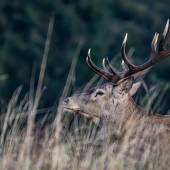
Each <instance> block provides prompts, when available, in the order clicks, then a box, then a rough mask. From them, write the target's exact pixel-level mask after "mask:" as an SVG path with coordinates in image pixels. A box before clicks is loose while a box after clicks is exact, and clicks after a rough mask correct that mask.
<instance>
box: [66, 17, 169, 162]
mask: <svg viewBox="0 0 170 170" xmlns="http://www.w3.org/2000/svg"><path fill="white" fill-rule="evenodd" d="M168 25H169V20H168V21H167V24H166V26H165V29H164V32H163V35H162V37H161V40H160V42H159V46H158V50H157V40H158V35H159V34H158V33H155V35H154V38H153V40H152V43H151V57H150V59H149V61H148V62H146V63H145V64H142V65H139V66H135V65H133V64H132V63H131V62H130V61H129V60H128V58H127V57H126V53H125V45H126V41H127V34H126V36H125V39H124V41H123V44H122V47H121V54H122V58H123V61H122V69H123V71H122V72H116V71H115V70H114V69H113V68H112V66H111V65H110V64H109V61H108V58H107V65H108V66H109V68H110V70H111V72H112V73H110V72H109V71H108V70H107V69H106V67H105V59H103V69H101V68H98V67H97V66H95V65H94V64H93V62H92V61H91V58H90V50H89V51H88V56H87V60H86V61H87V65H88V66H89V68H90V69H91V70H92V71H93V72H95V73H97V74H99V75H100V76H102V77H103V78H105V79H106V80H107V81H108V83H106V84H104V85H102V86H100V87H96V88H93V89H90V90H88V91H87V92H86V93H81V94H78V95H75V96H72V97H68V98H66V99H64V100H63V108H64V110H66V111H69V112H72V113H80V114H82V115H84V116H86V117H88V118H90V119H92V120H93V119H95V118H96V117H97V118H99V119H100V123H99V125H100V126H101V127H102V130H103V131H104V133H103V134H106V137H107V139H108V140H107V141H108V142H109V143H110V142H114V141H113V140H112V139H113V138H112V135H113V134H114V136H115V134H116V136H118V135H119V136H123V134H126V137H127V135H129V138H128V142H129V147H128V148H131V147H132V145H133V149H134V150H135V152H136V153H137V152H141V150H142V151H143V152H145V151H146V147H147V146H148V145H149V146H150V145H151V146H152V147H151V148H152V149H151V152H150V154H149V156H150V157H152V156H153V155H156V153H157V150H159V153H170V152H169V151H168V149H170V145H169V144H170V129H169V124H170V116H163V115H158V114H148V112H147V111H146V110H145V109H143V108H141V107H140V106H138V105H137V104H136V103H135V102H134V100H133V99H132V97H131V96H133V95H134V94H135V93H136V91H137V90H138V88H139V87H140V85H141V82H138V83H135V84H133V81H134V79H136V78H137V77H139V76H141V75H143V74H144V73H146V71H148V70H149V69H150V68H151V67H152V66H153V65H154V64H155V63H156V62H158V61H159V60H160V59H163V58H165V57H168V56H169V55H170V33H169V34H168V35H167V32H168ZM166 35H167V38H166ZM165 38H166V40H165ZM124 63H125V64H126V65H127V67H128V69H126V68H125V66H124ZM102 130H101V131H102ZM129 131H131V132H129ZM139 132H140V133H139ZM137 136H138V139H137V142H136V143H135V144H134V143H133V139H136V137H137ZM126 137H125V135H124V137H123V139H124V140H123V142H125V139H126ZM129 139H130V140H129ZM114 140H115V137H114ZM121 141H122V140H121ZM122 146H123V145H122ZM158 146H159V147H158ZM154 148H157V149H154ZM158 148H159V149H158ZM155 150H156V151H155ZM155 152H156V153H155ZM160 155H161V154H160ZM164 155H165V154H162V155H161V157H162V159H160V160H165V159H164ZM148 160H149V159H148Z"/></svg>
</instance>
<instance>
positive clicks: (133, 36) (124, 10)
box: [0, 0, 170, 113]
mask: <svg viewBox="0 0 170 170" xmlns="http://www.w3.org/2000/svg"><path fill="white" fill-rule="evenodd" d="M52 12H54V13H55V23H54V30H53V35H52V39H51V46H50V51H49V57H48V61H47V69H46V73H45V79H44V85H46V86H47V90H46V91H45V92H44V94H43V97H42V99H41V106H42V107H47V106H52V105H53V103H54V101H55V99H56V98H58V97H59V96H60V95H61V93H62V90H63V87H64V85H65V82H66V78H67V75H68V72H69V68H70V65H71V62H72V59H73V55H74V53H75V51H76V48H77V46H78V44H79V42H81V41H83V42H84V43H83V46H82V49H81V51H80V54H79V57H78V63H77V66H76V75H75V76H76V85H75V87H74V88H75V89H77V88H78V87H80V86H81V85H83V84H85V83H87V82H88V81H89V80H90V79H91V78H92V76H94V73H92V72H91V70H90V69H89V68H88V67H87V66H86V62H85V59H86V56H87V51H88V49H89V48H91V49H92V51H91V56H92V59H93V61H94V63H95V64H96V65H98V66H100V67H101V63H102V59H103V58H104V57H108V58H109V59H110V60H111V59H112V58H113V57H114V56H115V55H116V54H118V53H120V47H121V44H122V42H123V39H124V36H125V34H126V33H128V41H127V45H126V51H127V52H128V51H129V49H130V48H131V47H133V48H134V49H135V52H134V53H133V56H132V60H131V61H133V63H134V64H136V65H138V64H142V63H144V62H146V61H147V60H148V59H149V57H150V44H151V41H152V39H153V36H154V33H155V32H159V33H160V34H162V32H163V30H164V27H165V24H166V21H167V19H169V18H170V2H169V1H160V0H149V1H137V0H72V1H71V0H62V1H59V0H25V1H24V0H13V1H12V0H0V75H4V74H7V75H8V78H7V79H5V80H3V81H0V97H1V99H3V100H4V101H5V102H8V101H9V99H10V98H11V96H12V94H13V92H14V90H15V89H16V88H17V87H18V86H19V85H21V84H23V85H24V88H23V94H24V93H26V92H27V91H29V86H30V78H31V71H32V67H33V63H35V64H36V66H37V75H38V74H39V70H40V65H41V60H42V56H43V50H44V45H45V39H46V34H47V29H48V24H49V20H50V16H51V13H52ZM159 38H160V37H159ZM120 62H121V59H120V58H119V60H117V62H116V63H115V64H114V66H116V67H117V68H119V67H120ZM37 78H38V76H37ZM144 80H145V81H146V84H147V85H148V87H151V86H153V85H157V86H158V87H161V88H163V87H164V85H165V84H166V83H169V82H170V57H169V58H166V59H163V60H162V61H160V62H158V63H157V64H155V65H154V66H153V68H152V69H151V71H150V72H149V74H147V75H146V77H145V78H144ZM169 95H170V91H168V92H167V93H166V95H165V97H164V98H163V100H162V102H161V105H162V104H163V103H165V102H166V103H167V104H166V105H165V107H164V109H163V110H162V113H165V112H166V111H168V107H169V106H168V103H169V102H170V98H169Z"/></svg>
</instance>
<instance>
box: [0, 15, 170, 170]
mask: <svg viewBox="0 0 170 170" xmlns="http://www.w3.org/2000/svg"><path fill="white" fill-rule="evenodd" d="M53 23H54V17H53V16H52V17H51V20H50V23H49V29H48V34H47V39H46V45H45V50H44V56H43V60H42V65H41V71H40V76H39V82H38V86H37V90H36V94H35V97H34V90H33V87H34V77H35V71H34V68H33V71H32V79H31V83H30V92H29V93H28V94H26V95H25V97H24V98H23V100H21V101H18V98H19V95H20V92H21V90H22V86H20V87H18V88H17V89H16V91H15V92H14V94H13V96H12V98H11V100H10V102H9V104H8V108H7V111H6V113H5V117H4V118H2V119H1V123H3V126H2V129H1V134H0V169H1V170H7V169H8V170H16V169H17V170H34V169H35V170H66V169H74V170H76V169H81V170H86V169H92V170H96V169H98V170H105V169H111V170H113V169H114V170H121V169H122V170H124V169H132V170H133V169H155V170H156V169H160V168H161V169H169V167H170V166H169V165H168V164H166V165H164V166H161V167H160V161H159V158H160V156H164V155H163V153H159V146H157V147H156V148H155V152H156V153H157V155H158V157H156V158H153V159H152V156H151V155H152V151H151V150H150V148H151V144H148V145H147V149H146V150H145V152H144V153H143V152H141V153H140V152H138V153H135V152H137V151H136V150H134V148H135V147H133V146H135V145H137V144H138V143H139V142H146V141H141V138H140V136H141V134H142V130H143V128H145V127H144V124H141V125H140V127H138V131H137V132H138V133H137V135H136V136H135V137H134V138H133V140H131V143H130V142H129V141H130V138H131V135H132V134H133V133H134V132H133V131H134V128H136V127H135V124H134V122H131V121H129V124H128V125H127V126H128V133H127V134H126V135H125V136H124V140H123V141H121V139H120V141H121V142H120V141H119V140H117V141H115V142H114V143H113V144H112V145H107V143H106V139H105V138H104V137H103V136H101V135H100V133H99V132H100V128H99V127H98V126H97V125H96V124H94V123H93V122H90V121H89V120H88V119H86V118H83V117H82V116H79V115H71V114H69V113H64V112H63V110H62V107H61V102H62V100H63V99H64V98H65V97H66V96H67V95H68V91H69V87H70V84H71V82H72V77H73V75H74V69H75V66H76V62H77V58H78V55H79V52H80V49H81V47H82V43H80V44H79V45H78V47H77V50H76V52H75V55H74V57H73V61H72V65H71V68H70V72H69V74H68V78H67V81H66V85H65V87H64V91H63V94H62V96H61V98H60V102H59V104H58V108H57V109H56V110H54V109H53V108H52V109H51V108H49V109H45V111H47V114H46V116H45V117H44V118H43V119H42V120H41V121H38V122H36V121H35V118H36V115H37V114H39V113H41V112H43V111H44V109H41V110H38V105H39V100H40V98H41V97H42V94H43V91H44V90H45V87H43V78H44V72H45V66H46V62H47V56H48V51H49V46H50V37H51V34H52V29H53ZM132 53H133V49H131V50H130V52H129V54H128V55H129V56H128V57H130V56H131V55H132ZM116 58H117V57H115V58H114V59H113V61H111V63H112V62H114V60H116ZM97 78H98V76H97V75H96V76H94V77H93V78H92V79H91V81H89V83H88V84H87V85H86V86H85V88H84V89H83V90H82V91H83V92H84V91H87V90H88V89H89V88H90V87H91V85H92V84H93V83H94V82H95V81H96V80H97ZM102 82H103V79H100V80H99V82H98V85H100V84H102ZM143 87H144V89H145V91H146V96H144V97H143V100H142V101H141V105H143V107H145V108H146V109H147V110H150V109H151V105H153V102H154V106H153V110H154V111H155V110H158V109H159V108H158V107H159V104H160V100H161V99H162V97H163V95H164V94H165V92H166V90H167V88H168V85H166V86H165V87H164V89H163V90H162V91H160V90H157V89H156V88H155V87H154V88H152V89H148V88H147V86H146V84H145V83H144V82H143ZM158 95H159V100H157V99H156V98H157V97H158ZM137 99H138V97H136V100H137ZM155 100H156V102H155ZM52 110H53V111H52ZM49 115H57V116H56V117H52V119H53V121H52V122H50V123H49V122H48V118H49ZM133 125H134V126H133ZM120 129H121V128H120ZM160 131H161V127H160V128H159V129H157V127H156V126H155V127H152V129H148V131H147V132H148V135H153V132H154V133H155V134H158V133H159V132H160ZM120 133H121V132H120ZM131 155H132V156H131Z"/></svg>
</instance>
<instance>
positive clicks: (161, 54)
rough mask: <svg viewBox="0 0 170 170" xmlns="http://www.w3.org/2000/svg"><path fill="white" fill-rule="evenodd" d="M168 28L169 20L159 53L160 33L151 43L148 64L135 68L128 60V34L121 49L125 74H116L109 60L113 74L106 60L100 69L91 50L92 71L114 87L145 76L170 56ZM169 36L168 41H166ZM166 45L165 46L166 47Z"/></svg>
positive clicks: (89, 61) (88, 58) (88, 61)
mask: <svg viewBox="0 0 170 170" xmlns="http://www.w3.org/2000/svg"><path fill="white" fill-rule="evenodd" d="M168 26H169V20H167V23H166V26H165V29H164V32H163V34H162V37H161V40H160V42H159V46H158V51H157V50H156V49H157V40H158V36H159V34H158V33H155V35H154V38H153V40H152V43H151V57H150V59H149V61H148V62H146V63H145V64H142V65H139V66H135V65H133V64H132V63H131V62H130V61H129V60H128V58H127V56H126V53H125V46H126V41H127V34H126V35H125V38H124V41H123V44H122V47H121V53H122V59H123V60H122V69H123V72H118V73H117V72H116V71H115V70H114V69H113V68H112V66H111V65H110V63H109V60H108V58H107V65H108V66H109V68H110V69H111V71H112V73H113V74H111V73H110V72H109V71H108V70H107V69H106V67H105V59H103V69H100V68H98V67H97V66H96V65H94V64H93V62H92V61H91V58H90V49H89V51H88V56H87V60H86V61H87V64H88V66H89V67H90V69H91V70H92V71H94V72H95V73H97V74H99V75H100V76H102V77H104V78H105V79H106V80H107V81H109V82H111V83H112V84H114V85H117V84H119V82H120V81H122V80H123V79H125V78H127V77H130V76H133V77H134V79H135V78H137V77H139V76H141V75H143V74H144V73H145V72H147V71H148V70H149V69H150V68H151V67H152V66H153V65H154V64H155V63H156V62H158V61H159V60H160V59H163V58H165V57H167V56H169V55H170V33H169V34H168V35H167V32H168ZM166 35H167V39H166V41H165V38H166ZM164 43H165V45H164ZM124 63H125V64H126V65H127V66H128V69H126V68H125V65H124Z"/></svg>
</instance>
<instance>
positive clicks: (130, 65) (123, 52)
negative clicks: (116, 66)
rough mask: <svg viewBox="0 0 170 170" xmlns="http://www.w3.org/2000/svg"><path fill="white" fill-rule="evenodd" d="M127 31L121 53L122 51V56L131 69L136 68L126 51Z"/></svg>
mask: <svg viewBox="0 0 170 170" xmlns="http://www.w3.org/2000/svg"><path fill="white" fill-rule="evenodd" d="M127 35H128V34H127V33H126V35H125V38H124V41H123V44H122V47H121V53H122V58H123V60H124V62H125V63H126V65H127V66H128V67H129V69H130V70H133V69H134V65H133V64H132V63H131V62H130V61H129V60H128V59H127V57H126V53H125V46H126V41H127Z"/></svg>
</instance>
